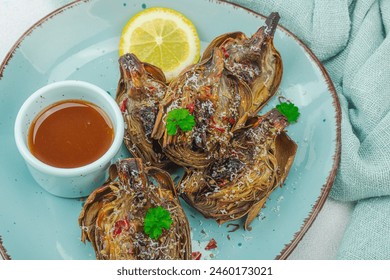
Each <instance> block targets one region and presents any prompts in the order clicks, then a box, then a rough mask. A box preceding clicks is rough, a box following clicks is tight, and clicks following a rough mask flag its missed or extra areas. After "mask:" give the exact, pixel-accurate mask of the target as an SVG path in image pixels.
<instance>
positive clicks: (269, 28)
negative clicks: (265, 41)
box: [264, 12, 280, 37]
mask: <svg viewBox="0 0 390 280" xmlns="http://www.w3.org/2000/svg"><path fill="white" fill-rule="evenodd" d="M279 20H280V15H279V13H277V12H273V13H271V14H270V15H269V16H268V18H267V19H266V20H265V24H266V28H265V31H264V33H265V34H266V35H268V36H270V37H273V36H274V34H275V31H276V28H277V26H278V23H279Z"/></svg>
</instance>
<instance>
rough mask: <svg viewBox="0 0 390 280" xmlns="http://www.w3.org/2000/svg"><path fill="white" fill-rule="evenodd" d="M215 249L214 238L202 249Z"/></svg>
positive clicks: (215, 242)
mask: <svg viewBox="0 0 390 280" xmlns="http://www.w3.org/2000/svg"><path fill="white" fill-rule="evenodd" d="M215 248H217V241H215V239H214V238H211V240H210V241H209V244H207V245H206V247H205V248H204V249H205V250H212V249H215Z"/></svg>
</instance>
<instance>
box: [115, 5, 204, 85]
mask: <svg viewBox="0 0 390 280" xmlns="http://www.w3.org/2000/svg"><path fill="white" fill-rule="evenodd" d="M126 53H134V54H135V55H136V56H137V57H138V58H139V59H140V60H141V61H144V62H148V63H150V64H153V65H155V66H157V67H159V68H161V70H162V71H163V72H164V74H165V76H166V78H167V80H168V81H169V80H171V79H172V78H173V77H175V76H177V75H178V74H179V73H180V72H181V71H182V70H183V69H184V68H186V67H187V66H188V65H190V64H192V63H196V62H198V60H199V57H200V40H199V36H198V33H197V32H196V28H195V26H194V25H193V23H192V22H191V21H190V20H189V19H187V18H186V17H185V16H184V15H182V14H181V13H179V12H177V11H175V10H172V9H168V8H160V7H153V8H148V9H145V10H143V11H142V12H139V13H138V14H136V15H135V16H134V17H132V18H131V19H130V20H129V22H128V23H127V24H126V26H125V27H124V29H123V31H122V35H121V38H120V42H119V55H120V56H122V55H124V54H126Z"/></svg>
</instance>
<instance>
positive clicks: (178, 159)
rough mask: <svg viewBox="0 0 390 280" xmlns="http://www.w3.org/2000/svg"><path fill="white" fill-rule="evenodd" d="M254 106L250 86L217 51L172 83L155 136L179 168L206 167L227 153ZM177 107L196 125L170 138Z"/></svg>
mask: <svg viewBox="0 0 390 280" xmlns="http://www.w3.org/2000/svg"><path fill="white" fill-rule="evenodd" d="M251 106H252V95H251V92H250V89H249V87H248V86H247V85H246V84H245V83H243V82H241V81H240V79H239V78H238V77H236V76H234V75H232V73H231V72H230V71H228V70H227V69H226V68H225V63H224V57H223V53H222V51H221V50H220V49H218V48H216V49H215V50H214V51H213V52H212V53H211V55H210V57H209V58H208V59H207V60H204V61H202V62H200V63H198V64H195V65H193V66H191V67H189V68H188V69H186V70H185V71H184V72H182V73H181V74H180V76H179V77H177V78H176V79H174V80H173V81H172V82H171V84H170V86H169V88H168V90H167V93H166V96H165V98H164V100H163V101H162V102H161V107H160V114H159V116H158V118H157V119H156V124H155V127H154V130H153V133H152V137H154V138H155V139H159V140H160V143H161V145H162V147H163V151H164V152H165V153H166V155H167V156H168V157H169V158H170V159H171V160H172V161H173V162H175V163H177V164H178V165H181V166H185V167H195V168H204V167H206V166H208V165H209V164H210V163H211V162H213V161H214V160H216V159H219V158H221V157H222V155H224V154H225V153H226V151H227V150H226V149H227V146H229V142H230V140H231V136H232V132H233V131H235V130H237V129H239V128H240V127H242V126H243V125H244V124H245V121H246V119H247V116H248V113H247V112H248V111H249V109H250V108H251ZM177 108H184V109H187V110H188V111H189V112H190V113H191V114H192V115H193V116H194V119H195V123H196V125H195V127H194V128H193V129H192V130H191V131H188V132H184V131H181V130H179V131H178V132H177V134H176V135H168V133H167V129H166V124H167V114H168V115H169V112H170V111H172V110H174V109H177Z"/></svg>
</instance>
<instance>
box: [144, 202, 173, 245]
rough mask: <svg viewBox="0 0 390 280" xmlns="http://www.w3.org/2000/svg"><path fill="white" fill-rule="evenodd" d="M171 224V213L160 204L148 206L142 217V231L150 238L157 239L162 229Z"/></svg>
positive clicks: (167, 227)
mask: <svg viewBox="0 0 390 280" xmlns="http://www.w3.org/2000/svg"><path fill="white" fill-rule="evenodd" d="M171 224H172V219H171V215H170V213H169V211H168V210H166V209H164V208H162V207H161V206H158V207H155V208H149V210H148V212H146V216H145V219H144V231H145V233H146V234H147V235H149V236H150V238H152V239H158V238H159V237H160V236H161V234H162V229H163V228H165V229H169V228H170V226H171Z"/></svg>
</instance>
